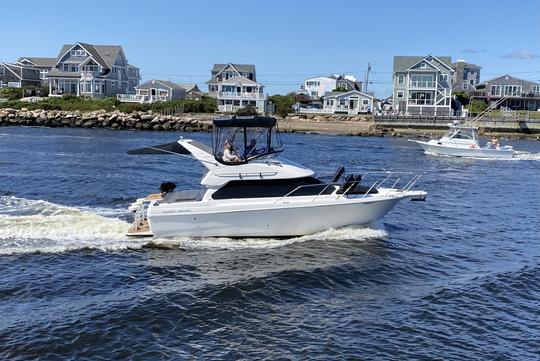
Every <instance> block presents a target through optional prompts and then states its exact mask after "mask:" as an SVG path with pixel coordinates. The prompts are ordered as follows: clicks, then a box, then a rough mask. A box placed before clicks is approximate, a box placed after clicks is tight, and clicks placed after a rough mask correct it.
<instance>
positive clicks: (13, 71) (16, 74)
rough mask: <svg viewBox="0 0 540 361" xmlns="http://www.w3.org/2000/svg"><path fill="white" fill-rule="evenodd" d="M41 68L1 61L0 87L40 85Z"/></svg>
mask: <svg viewBox="0 0 540 361" xmlns="http://www.w3.org/2000/svg"><path fill="white" fill-rule="evenodd" d="M40 85H41V79H40V78H39V70H38V69H34V68H32V67H28V66H25V65H20V64H11V63H0V87H13V88H20V87H24V86H40Z"/></svg>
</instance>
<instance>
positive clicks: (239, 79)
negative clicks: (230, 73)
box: [221, 75, 261, 85]
mask: <svg viewBox="0 0 540 361" xmlns="http://www.w3.org/2000/svg"><path fill="white" fill-rule="evenodd" d="M221 84H231V85H261V84H259V83H257V82H256V81H253V80H251V79H248V78H246V77H245V76H241V75H240V76H235V77H234V78H230V79H227V80H223V81H222V82H221Z"/></svg>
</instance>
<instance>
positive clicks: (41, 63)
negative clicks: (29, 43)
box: [17, 56, 56, 85]
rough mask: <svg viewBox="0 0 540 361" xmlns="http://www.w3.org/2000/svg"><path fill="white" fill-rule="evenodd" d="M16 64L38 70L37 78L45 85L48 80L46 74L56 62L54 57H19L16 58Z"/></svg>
mask: <svg viewBox="0 0 540 361" xmlns="http://www.w3.org/2000/svg"><path fill="white" fill-rule="evenodd" d="M17 64H18V65H22V66H26V67H29V68H34V69H38V70H39V78H40V79H41V84H42V85H47V84H48V82H49V80H48V79H47V75H48V74H49V71H50V70H51V69H52V68H53V67H54V65H55V64H56V58H43V57H35V56H34V57H21V58H19V59H18V60H17Z"/></svg>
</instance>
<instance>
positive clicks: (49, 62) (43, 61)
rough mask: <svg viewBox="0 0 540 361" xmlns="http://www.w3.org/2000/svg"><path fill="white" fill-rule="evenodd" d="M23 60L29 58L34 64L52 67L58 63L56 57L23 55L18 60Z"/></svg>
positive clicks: (18, 61)
mask: <svg viewBox="0 0 540 361" xmlns="http://www.w3.org/2000/svg"><path fill="white" fill-rule="evenodd" d="M23 60H28V61H29V62H31V63H32V64H33V65H34V66H42V67H50V68H52V67H53V66H54V65H55V64H56V58H40V57H29V56H23V57H20V58H19V59H18V60H17V63H20V62H21V61H23Z"/></svg>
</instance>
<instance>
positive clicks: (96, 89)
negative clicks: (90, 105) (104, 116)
mask: <svg viewBox="0 0 540 361" xmlns="http://www.w3.org/2000/svg"><path fill="white" fill-rule="evenodd" d="M101 86H102V84H101V83H94V93H97V94H101Z"/></svg>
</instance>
